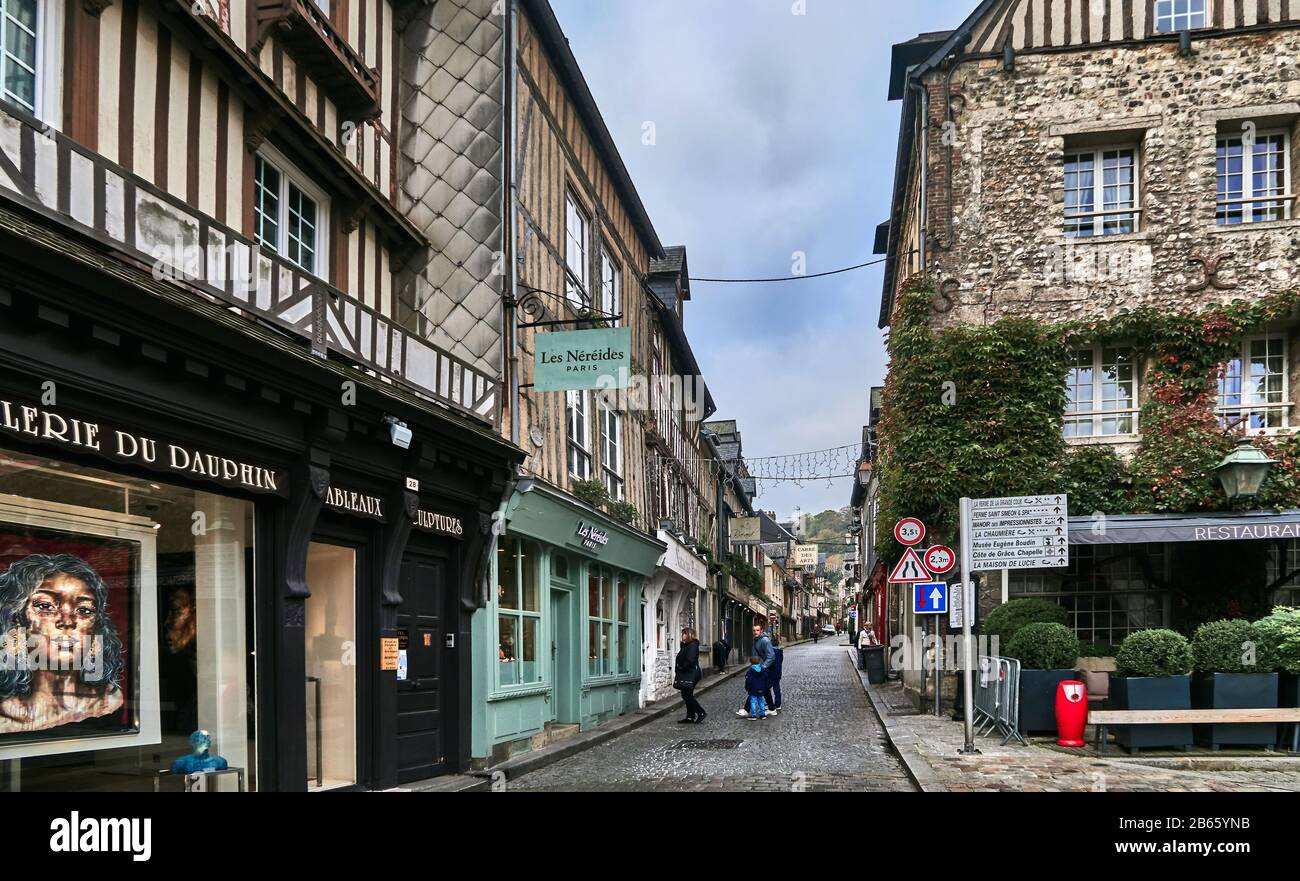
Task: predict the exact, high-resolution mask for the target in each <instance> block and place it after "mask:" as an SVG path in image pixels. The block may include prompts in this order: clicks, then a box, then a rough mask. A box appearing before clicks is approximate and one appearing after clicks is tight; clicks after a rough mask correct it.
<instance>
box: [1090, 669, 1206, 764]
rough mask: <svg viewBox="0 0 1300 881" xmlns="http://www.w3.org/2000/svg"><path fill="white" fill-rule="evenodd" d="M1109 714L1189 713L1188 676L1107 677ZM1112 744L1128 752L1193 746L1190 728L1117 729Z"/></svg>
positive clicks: (1166, 726) (1147, 727) (1190, 704)
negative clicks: (1134, 711)
mask: <svg viewBox="0 0 1300 881" xmlns="http://www.w3.org/2000/svg"><path fill="white" fill-rule="evenodd" d="M1109 703H1110V709H1112V710H1190V709H1191V708H1192V678H1191V677H1190V676H1117V675H1114V674H1112V675H1111V677H1110V698H1109ZM1113 730H1114V732H1115V740H1116V741H1117V742H1118V743H1119V745H1120V746H1122V747H1124V748H1125V749H1128V750H1129V751H1132V750H1137V749H1152V748H1155V747H1163V748H1172V749H1186V748H1187V747H1189V746H1191V745H1192V726H1191V725H1116V726H1114V729H1113Z"/></svg>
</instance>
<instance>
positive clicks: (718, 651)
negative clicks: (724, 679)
mask: <svg viewBox="0 0 1300 881" xmlns="http://www.w3.org/2000/svg"><path fill="white" fill-rule="evenodd" d="M730 654H731V643H729V642H727V638H726V637H725V636H723V637H720V638H719V639H718V641H717V642H715V643H714V644H713V666H714V667H716V668H717V670H718V675H722V674H723V673H726V672H727V657H728V656H729V655H730Z"/></svg>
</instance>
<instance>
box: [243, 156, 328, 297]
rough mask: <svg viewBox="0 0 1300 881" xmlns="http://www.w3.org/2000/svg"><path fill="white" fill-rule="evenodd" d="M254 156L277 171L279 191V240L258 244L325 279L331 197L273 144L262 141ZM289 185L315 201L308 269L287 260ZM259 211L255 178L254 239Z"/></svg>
mask: <svg viewBox="0 0 1300 881" xmlns="http://www.w3.org/2000/svg"><path fill="white" fill-rule="evenodd" d="M257 155H258V157H260V158H261V159H262V160H263V161H264V162H266V163H267V164H268V165H270V166H271V167H272V168H274V169H275V170H276V171H278V172H279V173H280V192H279V194H278V199H279V201H278V203H277V206H276V207H277V211H278V217H277V218H276V223H277V224H278V226H277V229H276V233H277V239H278V241H277V242H276V243H275V244H274V245H269V244H267V243H264V242H263V243H261V245H262V247H264V248H266V249H267V250H268V251H271V252H273V253H275V254H277V255H278V256H280V257H281V258H282V259H283V260H284V261H285V262H287V263H290V264H292V265H294V266H297V267H298V268H300V269H302V270H303V271H304V272H310V273H311V274H312V275H314V276H316V277H317V278H319V279H322V280H323V279H325V278H326V276H328V274H329V271H328V267H329V260H330V248H329V245H330V199H329V196H327V195H326V194H325V191H324V190H322V189H321V188H320V187H318V186H317V185H316V184H314V183H312V180H311V178H309V177H307V175H305V174H303V173H302V171H301V170H299V168H298V167H297V166H296V165H294V164H293V163H292V162H290V161H289V159H288V158H287V157H286V156H285V155H284V154H283V153H281V152H280V151H279V150H277V149H275V148H274V147H272V146H271V145H270V144H264V145H263V146H262V148H261V149H260V150H258V151H257ZM254 169H256V164H254ZM253 173H254V174H256V173H257V172H256V170H254V172H253ZM290 184H293V185H294V186H295V187H297V188H298V189H299V190H301V191H302V193H303V195H305V196H307V197H308V198H309V199H312V200H314V201H315V202H316V265H315V266H313V267H312V268H310V269H308V268H307V267H305V266H302V265H301V264H298V263H295V262H294V261H292V260H290V259H289V185H290ZM259 214H260V212H259V210H258V199H257V185H256V181H254V186H253V226H254V229H253V237H254V240H257V238H258V237H259V236H260V235H261V224H260V223H259V222H258V220H257V218H258V217H259Z"/></svg>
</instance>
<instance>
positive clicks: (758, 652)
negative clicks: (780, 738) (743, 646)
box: [736, 621, 776, 716]
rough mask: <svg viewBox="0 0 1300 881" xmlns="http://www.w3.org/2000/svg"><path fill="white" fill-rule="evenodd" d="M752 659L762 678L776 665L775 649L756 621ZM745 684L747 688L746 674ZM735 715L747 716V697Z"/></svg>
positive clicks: (747, 679) (747, 675)
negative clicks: (757, 666)
mask: <svg viewBox="0 0 1300 881" xmlns="http://www.w3.org/2000/svg"><path fill="white" fill-rule="evenodd" d="M754 657H756V658H758V663H759V666H761V667H762V668H763V670H762V673H763V675H764V676H767V675H768V671H769V670H771V669H772V665H773V664H774V663H776V649H774V648H773V647H772V640H771V639H770V638H769V637H768V635H767V634H766V633H764V632H763V624H762V623H759V622H757V621H756V622H754ZM751 663H753V662H751ZM745 683H746V686H748V684H749V674H748V673H746V674H745ZM763 693H764V694H766V693H767V687H766V685H765V686H764V688H763ZM736 715H737V716H748V715H749V698H748V696H747V697H746V698H745V701H744V702H743V703H742V704H741V705H740V709H739V710H736ZM769 715H772V716H775V715H776V712H775V711H770V712H769Z"/></svg>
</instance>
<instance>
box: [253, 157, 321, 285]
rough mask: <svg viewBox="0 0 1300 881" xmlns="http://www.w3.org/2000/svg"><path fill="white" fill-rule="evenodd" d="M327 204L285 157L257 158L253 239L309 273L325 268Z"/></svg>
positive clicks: (317, 272) (255, 165)
mask: <svg viewBox="0 0 1300 881" xmlns="http://www.w3.org/2000/svg"><path fill="white" fill-rule="evenodd" d="M327 202H328V200H327V199H326V198H325V196H324V194H323V193H321V191H320V190H318V189H316V188H315V187H313V186H311V185H310V184H308V183H306V181H305V179H304V178H302V176H301V175H298V174H297V173H296V172H295V171H294V170H293V168H292V166H290V165H289V163H288V162H287V161H286V160H284V159H283V158H282V157H280V156H278V155H274V154H265V155H264V154H263V153H259V154H258V155H257V160H256V162H255V164H254V174H253V237H254V239H255V240H256V241H257V243H258V244H259V245H261V246H262V247H264V248H266V249H267V250H269V251H274V252H275V253H277V254H279V255H281V256H282V257H284V258H286V259H287V260H289V262H290V263H293V264H295V265H297V266H300V267H302V268H303V269H305V270H307V271H308V272H311V273H314V274H316V275H320V274H321V272H322V270H323V269H324V267H325V265H326V257H325V246H326V241H327V236H326V228H325V219H326V218H327V217H328V214H327V212H326V210H325V206H326V205H327Z"/></svg>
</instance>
